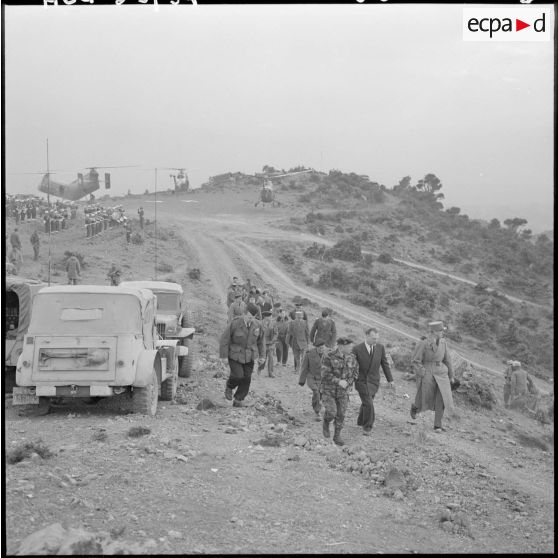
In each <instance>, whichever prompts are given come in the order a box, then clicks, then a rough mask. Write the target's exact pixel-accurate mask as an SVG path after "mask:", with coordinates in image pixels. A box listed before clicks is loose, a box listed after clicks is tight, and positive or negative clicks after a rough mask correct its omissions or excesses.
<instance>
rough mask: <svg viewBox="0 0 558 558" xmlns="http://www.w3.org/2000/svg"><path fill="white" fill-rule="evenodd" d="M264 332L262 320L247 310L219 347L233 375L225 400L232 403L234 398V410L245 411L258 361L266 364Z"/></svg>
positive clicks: (226, 390)
mask: <svg viewBox="0 0 558 558" xmlns="http://www.w3.org/2000/svg"><path fill="white" fill-rule="evenodd" d="M264 350H265V348H264V343H263V330H262V327H261V324H260V322H259V321H258V320H256V319H254V315H253V314H251V313H250V311H249V310H248V309H247V310H246V311H245V313H244V316H241V317H240V318H236V319H234V320H233V321H232V322H231V323H230V324H228V325H227V327H226V329H225V331H224V332H223V335H222V336H221V342H220V346H219V353H220V355H219V356H220V357H221V358H222V359H223V360H228V363H229V367H230V370H231V372H230V375H229V378H228V380H227V384H226V387H225V397H226V398H227V399H228V400H229V401H230V400H232V398H233V390H234V389H236V392H235V394H234V401H233V406H234V407H242V406H243V404H242V401H244V398H245V397H246V396H247V395H248V391H249V390H250V383H251V381H252V371H253V370H254V361H256V360H257V361H258V362H259V363H260V364H262V363H263V362H264V361H265V358H264V355H265V353H264Z"/></svg>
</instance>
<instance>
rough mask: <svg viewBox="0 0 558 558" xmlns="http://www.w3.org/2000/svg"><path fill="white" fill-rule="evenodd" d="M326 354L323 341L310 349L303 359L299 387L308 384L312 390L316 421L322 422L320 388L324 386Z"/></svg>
mask: <svg viewBox="0 0 558 558" xmlns="http://www.w3.org/2000/svg"><path fill="white" fill-rule="evenodd" d="M325 353H326V346H325V343H324V342H323V341H317V342H316V343H315V346H314V348H313V349H310V350H309V351H307V352H306V354H305V355H304V358H303V359H302V365H301V367H300V377H299V379H298V385H299V386H303V385H304V384H305V383H308V387H309V388H310V389H311V390H312V409H314V412H315V413H316V420H318V421H319V420H321V418H320V411H321V409H322V397H321V394H320V387H321V384H322V363H323V360H324V355H325Z"/></svg>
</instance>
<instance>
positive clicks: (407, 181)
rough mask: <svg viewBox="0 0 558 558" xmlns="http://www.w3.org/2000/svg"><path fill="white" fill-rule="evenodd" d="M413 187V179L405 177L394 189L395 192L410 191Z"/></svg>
mask: <svg viewBox="0 0 558 558" xmlns="http://www.w3.org/2000/svg"><path fill="white" fill-rule="evenodd" d="M410 187H411V177H410V176H404V177H403V178H402V179H401V180H400V181H399V184H396V185H395V186H394V187H393V189H394V190H408V189H409V188H410Z"/></svg>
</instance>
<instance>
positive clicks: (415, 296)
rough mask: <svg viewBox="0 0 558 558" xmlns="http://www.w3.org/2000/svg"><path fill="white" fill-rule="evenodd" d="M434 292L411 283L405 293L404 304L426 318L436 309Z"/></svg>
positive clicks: (418, 284)
mask: <svg viewBox="0 0 558 558" xmlns="http://www.w3.org/2000/svg"><path fill="white" fill-rule="evenodd" d="M437 297H438V296H437V294H436V291H435V290H433V289H429V288H428V287H425V286H424V285H422V284H421V283H411V284H410V285H409V286H408V287H407V290H406V291H405V304H406V305H407V306H408V307H409V308H414V309H415V310H416V311H417V312H418V313H419V314H426V315H427V316H429V315H430V313H431V312H432V311H433V310H434V309H435V308H436V299H437Z"/></svg>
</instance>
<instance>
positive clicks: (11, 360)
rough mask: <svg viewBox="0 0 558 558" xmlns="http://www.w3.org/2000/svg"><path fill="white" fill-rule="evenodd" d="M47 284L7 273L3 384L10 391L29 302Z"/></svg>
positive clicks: (26, 325) (24, 329)
mask: <svg viewBox="0 0 558 558" xmlns="http://www.w3.org/2000/svg"><path fill="white" fill-rule="evenodd" d="M46 286H47V284H46V283H43V282H42V281H37V280H34V279H27V278H25V277H17V276H13V275H11V276H10V275H7V276H6V280H5V287H4V304H3V307H4V324H5V329H4V374H5V376H4V386H5V388H6V392H11V391H12V388H13V386H14V383H15V370H16V364H17V359H18V358H19V355H20V354H21V351H22V350H23V336H24V335H25V334H26V333H27V329H28V327H29V322H30V321H31V303H32V302H33V298H34V297H35V295H36V294H37V293H38V292H39V291H40V290H41V289H42V288H43V287H46Z"/></svg>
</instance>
